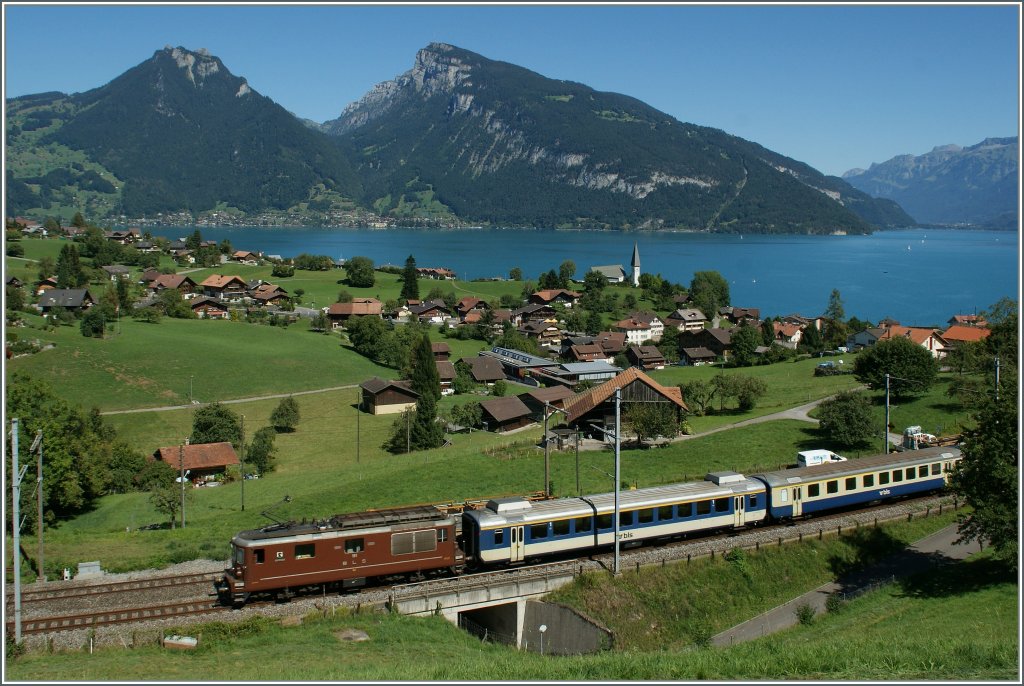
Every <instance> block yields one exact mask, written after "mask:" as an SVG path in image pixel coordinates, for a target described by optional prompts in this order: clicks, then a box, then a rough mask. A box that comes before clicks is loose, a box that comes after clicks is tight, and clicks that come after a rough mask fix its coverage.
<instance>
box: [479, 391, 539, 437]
mask: <svg viewBox="0 0 1024 686" xmlns="http://www.w3.org/2000/svg"><path fill="white" fill-rule="evenodd" d="M480 409H481V410H483V415H484V417H483V419H484V424H485V425H486V426H487V429H488V430H490V431H496V432H504V431H511V430H512V429H519V428H521V427H524V426H526V425H527V424H532V423H533V418H532V417H531V416H530V414H531V413H530V408H528V407H527V406H526V405H525V404H524V403H523V401H522V400H520V399H519V398H518V397H516V396H514V395H512V396H509V397H507V398H493V399H491V400H484V401H483V402H481V403H480Z"/></svg>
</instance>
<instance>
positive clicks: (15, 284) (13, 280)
mask: <svg viewBox="0 0 1024 686" xmlns="http://www.w3.org/2000/svg"><path fill="white" fill-rule="evenodd" d="M6 285H8V286H10V287H11V288H21V287H22V286H24V285H25V284H24V283H22V281H21V279H19V278H18V277H16V276H8V277H7V281H6Z"/></svg>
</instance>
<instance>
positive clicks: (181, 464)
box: [178, 439, 188, 529]
mask: <svg viewBox="0 0 1024 686" xmlns="http://www.w3.org/2000/svg"><path fill="white" fill-rule="evenodd" d="M185 442H186V443H187V442H188V439H185ZM178 471H179V472H180V477H179V480H180V481H181V528H182V529H184V528H185V443H180V444H178Z"/></svg>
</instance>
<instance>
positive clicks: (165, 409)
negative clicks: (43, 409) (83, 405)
mask: <svg viewBox="0 0 1024 686" xmlns="http://www.w3.org/2000/svg"><path fill="white" fill-rule="evenodd" d="M346 388H358V386H357V385H356V384H349V385H347V386H331V387H330V388H317V389H314V390H312V391H294V392H293V393H273V394H271V395H259V396H256V397H253V398H235V399H234V400H218V401H217V402H219V403H220V404H221V405H234V404H237V403H251V402H253V401H256V400H273V399H274V398H287V397H288V396H290V395H311V394H313V393H328V392H330V391H343V390H345V389H346ZM206 404H208V403H199V402H196V403H193V404H192V405H166V406H164V407H141V408H139V409H136V410H109V411H107V412H100V414H101V415H111V414H135V413H138V412H170V411H171V410H187V409H189V408H190V407H194V406H196V405H206Z"/></svg>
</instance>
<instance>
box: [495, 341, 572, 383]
mask: <svg viewBox="0 0 1024 686" xmlns="http://www.w3.org/2000/svg"><path fill="white" fill-rule="evenodd" d="M478 356H479V357H490V358H493V359H495V360H497V361H498V362H499V363H500V364H501V366H502V369H504V372H505V375H506V376H508V377H509V378H511V379H525V378H527V377H531V376H542V375H543V372H544V371H545V370H548V369H554V368H556V367H558V361H557V360H552V359H550V358H547V357H539V356H537V355H531V354H530V353H527V352H523V351H522V350H513V349H511V348H502V347H500V346H494V347H492V348H491V349H490V350H481V351H480V352H479V353H478Z"/></svg>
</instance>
